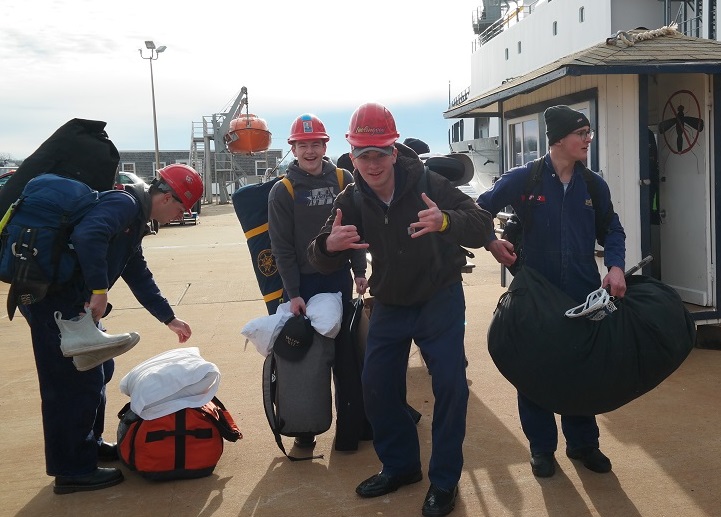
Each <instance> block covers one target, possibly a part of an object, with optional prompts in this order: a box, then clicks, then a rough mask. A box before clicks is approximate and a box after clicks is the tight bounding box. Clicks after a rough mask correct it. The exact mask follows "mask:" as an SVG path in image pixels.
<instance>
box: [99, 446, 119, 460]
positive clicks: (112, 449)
mask: <svg viewBox="0 0 721 517" xmlns="http://www.w3.org/2000/svg"><path fill="white" fill-rule="evenodd" d="M119 459H120V457H119V456H118V445H117V444H115V443H108V442H103V443H101V444H100V445H98V461H118V460H119Z"/></svg>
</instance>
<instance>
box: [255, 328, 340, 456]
mask: <svg viewBox="0 0 721 517" xmlns="http://www.w3.org/2000/svg"><path fill="white" fill-rule="evenodd" d="M334 343H335V341H334V340H333V339H332V338H329V337H326V336H322V335H320V334H319V333H318V332H313V343H312V344H311V345H310V347H309V348H308V351H307V353H306V354H305V355H304V356H303V357H302V359H300V360H296V361H291V360H289V359H287V358H283V357H280V356H279V355H278V354H276V353H275V351H272V352H271V353H270V354H268V356H267V357H266V358H265V362H264V363H263V407H264V408H265V415H266V417H267V418H268V424H269V425H270V429H271V430H272V431H273V436H274V437H275V443H276V444H277V445H278V448H279V449H280V450H281V451H283V454H285V455H286V457H288V459H290V460H291V461H299V460H311V459H316V458H322V457H323V456H322V455H315V456H313V455H311V456H305V457H297V456H292V455H289V454H288V453H287V452H286V450H285V447H284V445H283V440H282V438H281V436H295V437H297V436H303V435H317V434H321V433H324V432H325V431H327V430H328V429H329V428H330V425H331V423H332V421H333V409H332V394H331V387H330V385H331V367H332V365H333V360H334V356H335V345H334Z"/></svg>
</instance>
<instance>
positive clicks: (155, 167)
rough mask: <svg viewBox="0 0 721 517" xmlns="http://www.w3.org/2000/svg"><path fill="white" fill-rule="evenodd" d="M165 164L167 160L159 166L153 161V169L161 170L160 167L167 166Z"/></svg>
mask: <svg viewBox="0 0 721 517" xmlns="http://www.w3.org/2000/svg"><path fill="white" fill-rule="evenodd" d="M165 165H166V163H165V162H160V167H158V166H157V165H155V162H153V170H154V171H157V170H160V169H162V168H163V167H165Z"/></svg>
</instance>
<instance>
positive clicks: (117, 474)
mask: <svg viewBox="0 0 721 517" xmlns="http://www.w3.org/2000/svg"><path fill="white" fill-rule="evenodd" d="M122 480H123V473H122V472H121V471H120V470H118V469H116V468H109V469H104V468H97V469H95V471H93V472H91V473H90V474H85V475H84V476H55V486H54V487H53V492H55V493H56V494H71V493H73V492H84V491H89V490H100V489H102V488H108V487H110V486H113V485H117V484H118V483H120V482H121V481H122Z"/></svg>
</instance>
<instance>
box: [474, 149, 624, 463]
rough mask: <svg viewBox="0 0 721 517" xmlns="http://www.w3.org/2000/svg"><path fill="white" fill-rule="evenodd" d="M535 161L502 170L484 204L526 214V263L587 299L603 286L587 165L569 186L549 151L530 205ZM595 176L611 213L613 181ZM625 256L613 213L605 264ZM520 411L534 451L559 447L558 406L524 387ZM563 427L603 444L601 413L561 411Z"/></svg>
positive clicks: (574, 444)
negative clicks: (539, 400)
mask: <svg viewBox="0 0 721 517" xmlns="http://www.w3.org/2000/svg"><path fill="white" fill-rule="evenodd" d="M532 163H533V162H530V163H528V164H526V165H523V166H520V167H516V168H514V169H512V170H510V171H508V172H507V173H506V174H504V175H503V176H501V178H500V179H499V180H498V181H497V182H496V183H495V184H494V185H493V187H492V188H491V189H489V190H488V191H486V192H485V193H483V194H481V196H480V197H479V198H478V204H479V206H480V207H481V208H484V209H486V210H488V211H489V212H491V213H492V214H497V213H498V212H500V211H501V210H502V209H503V208H504V207H505V206H507V205H511V206H513V208H514V210H515V211H516V213H518V214H519V215H520V216H521V218H523V216H524V215H525V216H526V217H527V219H526V221H524V226H523V227H524V233H523V250H524V256H525V262H524V263H525V264H526V265H529V266H531V267H533V268H534V269H536V270H537V271H539V272H540V273H541V274H543V275H544V276H545V277H546V278H548V279H549V280H550V281H551V282H552V283H553V284H554V285H556V286H558V287H559V288H560V289H561V290H562V291H563V292H565V293H566V294H568V295H569V296H571V297H572V298H573V299H574V300H576V302H577V303H582V302H583V301H584V300H585V299H586V295H587V294H588V293H589V292H591V291H594V290H596V289H598V288H599V287H600V286H601V277H600V275H599V273H598V267H597V265H596V261H595V258H594V248H595V241H596V231H595V213H596V212H595V209H594V207H593V203H592V200H591V196H590V194H589V192H588V188H587V186H586V182H585V180H584V178H583V174H582V172H581V171H582V165H581V164H580V163H576V167H575V169H574V173H573V176H572V178H571V181H570V182H569V184H568V186H567V187H566V188H565V189H564V186H563V184H562V183H561V182H560V181H559V179H558V177H557V175H556V172H555V170H554V169H553V164H552V162H551V160H550V156H549V155H546V156H545V158H544V164H543V169H542V174H541V181H540V184H539V185H537V186H536V187H535V188H534V189H533V194H535V199H534V200H533V201H528V204H527V205H525V206H524V205H522V204H521V199H522V197H523V196H525V194H526V192H525V190H526V189H527V188H528V187H527V185H528V177H529V175H530V173H531V168H532ZM594 179H595V181H596V191H597V192H598V198H599V202H600V204H601V206H600V207H599V211H600V213H606V211H607V210H608V209H609V207H610V206H611V196H610V192H609V189H608V185H606V183H605V181H603V179H602V178H601V177H600V176H598V175H595V176H594ZM539 194H540V195H539ZM492 238H495V235H494V236H493V237H492ZM624 260H625V233H624V231H623V227H622V226H621V223H620V221H619V219H618V216H617V215H616V214H613V217H612V219H611V221H610V224H609V231H608V234H607V236H606V240H605V243H604V264H605V265H606V267H607V268H609V269H610V268H611V267H613V266H618V267H620V268H621V269H624V267H625V262H624ZM558 382H562V380H558ZM518 412H519V416H520V419H521V426H522V428H523V432H524V433H525V435H526V438H528V441H529V444H530V449H531V453H552V452H555V451H556V448H557V446H558V429H557V426H556V419H555V416H554V414H553V412H551V411H548V410H546V409H543V408H541V407H540V406H538V405H537V404H535V403H534V402H532V401H531V400H529V399H528V398H527V397H525V396H524V395H522V394H521V393H518ZM561 428H562V431H563V434H564V436H565V438H566V445H567V448H568V449H570V450H575V449H579V448H582V447H598V445H599V444H598V438H599V430H598V425H597V423H596V417H595V416H582V415H561Z"/></svg>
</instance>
